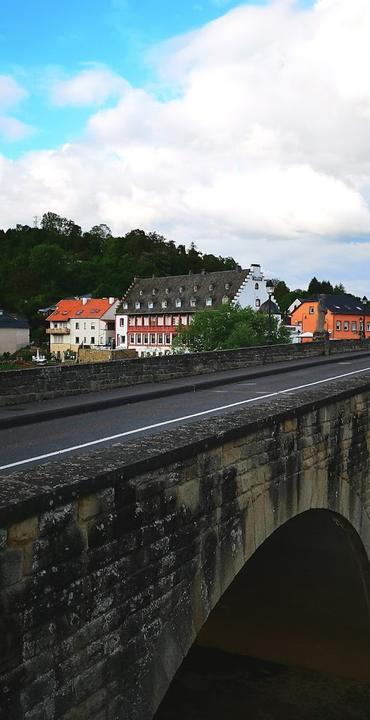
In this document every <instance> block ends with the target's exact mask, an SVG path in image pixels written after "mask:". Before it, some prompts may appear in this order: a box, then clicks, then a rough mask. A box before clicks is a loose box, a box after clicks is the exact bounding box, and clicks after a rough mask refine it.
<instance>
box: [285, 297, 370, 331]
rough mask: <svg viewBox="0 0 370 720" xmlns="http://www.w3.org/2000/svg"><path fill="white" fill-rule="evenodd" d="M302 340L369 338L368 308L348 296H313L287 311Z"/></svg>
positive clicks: (369, 320) (369, 314) (369, 315)
mask: <svg viewBox="0 0 370 720" xmlns="http://www.w3.org/2000/svg"><path fill="white" fill-rule="evenodd" d="M290 322H291V325H292V326H296V327H299V329H300V334H301V341H302V342H310V341H312V340H314V339H315V338H327V339H329V340H359V339H361V338H363V337H366V338H368V337H370V311H369V310H368V311H366V308H365V306H364V305H363V304H362V302H361V301H360V300H358V299H356V298H354V297H353V296H352V295H315V296H313V297H312V298H308V299H304V300H301V302H300V305H298V306H296V307H295V308H294V309H293V310H292V311H291V312H290Z"/></svg>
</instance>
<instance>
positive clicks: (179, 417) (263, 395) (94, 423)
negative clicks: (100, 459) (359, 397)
mask: <svg viewBox="0 0 370 720" xmlns="http://www.w3.org/2000/svg"><path fill="white" fill-rule="evenodd" d="M271 370H272V369H271ZM366 372H367V373H369V379H370V357H369V356H367V357H364V356H362V357H361V356H360V357H359V356H358V355H356V356H353V355H347V356H346V357H343V356H342V357H341V358H340V359H338V360H336V361H335V362H334V361H333V362H330V363H328V364H325V363H323V364H322V365H318V366H315V367H304V366H303V365H302V366H301V367H300V368H299V369H295V370H287V371H285V372H283V373H280V374H278V375H276V374H268V375H265V376H263V377H259V378H256V377H254V378H250V379H243V380H240V379H239V380H237V381H235V382H232V383H230V382H229V383H228V384H225V385H222V384H220V385H218V386H215V387H210V388H207V389H199V390H196V391H195V392H186V393H182V394H177V395H171V396H164V397H158V398H155V399H151V400H141V401H139V402H138V401H135V400H132V402H130V403H128V404H125V405H122V406H118V407H111V408H105V409H99V410H96V409H95V410H92V411H91V412H84V413H83V414H73V415H71V416H69V417H68V416H67V417H59V418H55V419H48V420H43V421H41V422H33V423H32V424H25V425H20V426H19V427H10V428H6V427H5V428H3V429H0V474H1V475H2V476H5V475H7V474H9V473H12V472H16V471H18V470H25V469H28V468H29V467H31V466H32V465H38V464H40V463H42V462H50V461H52V460H58V459H63V458H66V457H68V456H70V455H72V454H74V455H76V454H77V455H81V454H82V453H87V452H89V451H91V450H95V449H97V448H99V447H102V446H109V445H112V444H115V443H124V442H127V441H128V440H130V439H131V438H132V437H138V436H141V437H143V436H146V435H152V434H153V433H156V432H163V431H164V430H165V429H166V428H167V427H168V428H173V427H175V426H176V425H183V424H184V423H188V422H192V421H195V420H200V419H202V418H206V417H209V416H210V415H215V414H218V415H220V414H225V413H231V412H233V411H235V410H238V409H242V408H243V407H245V408H247V407H248V405H250V404H252V403H254V404H255V403H260V402H265V401H266V400H268V398H269V397H275V398H276V396H277V395H279V394H287V393H289V394H292V393H300V392H302V391H303V390H307V389H309V388H310V386H315V385H317V384H321V383H327V382H330V381H331V380H336V381H338V380H339V379H341V380H342V382H343V383H344V384H345V382H346V377H347V378H348V377H351V376H352V375H354V374H366ZM251 374H252V369H251ZM43 407H47V403H43ZM74 413H76V409H75V408H74Z"/></svg>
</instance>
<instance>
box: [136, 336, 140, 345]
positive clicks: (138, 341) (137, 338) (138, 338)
mask: <svg viewBox="0 0 370 720" xmlns="http://www.w3.org/2000/svg"><path fill="white" fill-rule="evenodd" d="M136 343H137V344H138V345H141V333H138V334H137V335H136Z"/></svg>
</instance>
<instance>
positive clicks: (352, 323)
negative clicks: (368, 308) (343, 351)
mask: <svg viewBox="0 0 370 720" xmlns="http://www.w3.org/2000/svg"><path fill="white" fill-rule="evenodd" d="M351 330H352V332H357V322H356V320H353V321H352V322H351Z"/></svg>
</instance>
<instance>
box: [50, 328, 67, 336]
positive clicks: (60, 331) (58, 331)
mask: <svg viewBox="0 0 370 720" xmlns="http://www.w3.org/2000/svg"><path fill="white" fill-rule="evenodd" d="M70 332H71V331H70V329H69V328H47V329H46V334H47V335H69V333H70Z"/></svg>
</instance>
